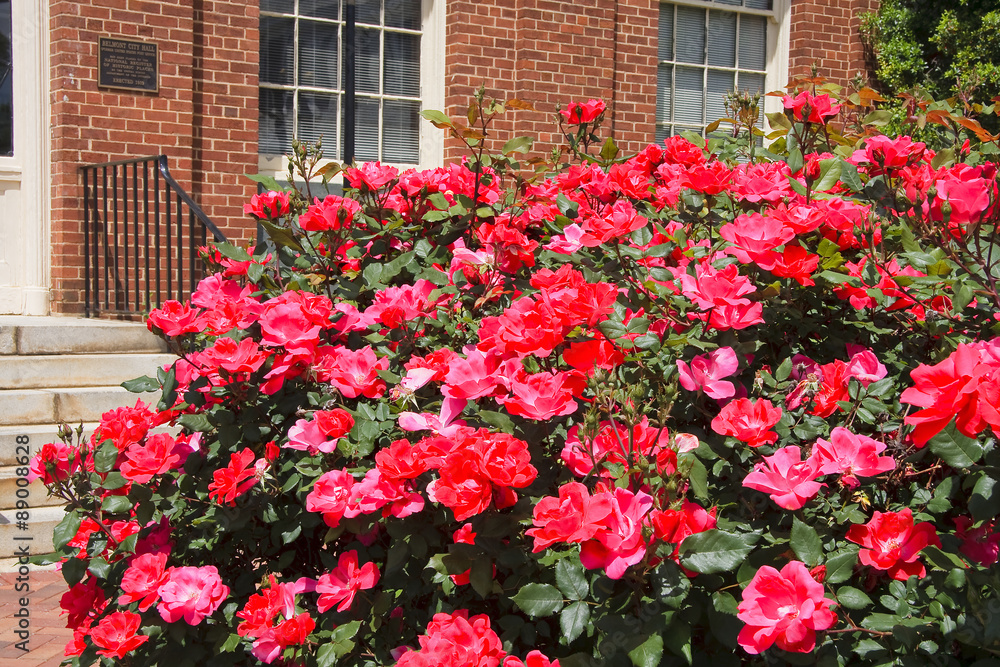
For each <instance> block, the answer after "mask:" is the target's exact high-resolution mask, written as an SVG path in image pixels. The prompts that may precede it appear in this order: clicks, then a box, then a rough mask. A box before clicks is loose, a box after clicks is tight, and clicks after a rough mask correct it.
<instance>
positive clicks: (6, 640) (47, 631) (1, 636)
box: [0, 570, 73, 667]
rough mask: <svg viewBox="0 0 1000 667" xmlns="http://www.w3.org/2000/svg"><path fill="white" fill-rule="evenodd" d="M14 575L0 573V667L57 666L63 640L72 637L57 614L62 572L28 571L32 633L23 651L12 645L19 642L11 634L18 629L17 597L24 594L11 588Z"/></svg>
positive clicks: (13, 585) (14, 578)
mask: <svg viewBox="0 0 1000 667" xmlns="http://www.w3.org/2000/svg"><path fill="white" fill-rule="evenodd" d="M17 577H18V575H17V574H16V573H9V572H8V573H3V574H0V667H56V666H57V665H58V664H59V663H60V662H62V658H63V648H65V646H66V642H68V641H69V640H70V639H72V637H73V632H72V631H71V630H69V629H68V628H67V627H66V618H65V617H61V618H60V616H59V611H60V610H59V598H60V597H62V594H63V593H65V592H66V589H67V586H66V582H65V581H63V577H62V574H61V573H59V572H53V571H51V570H32V571H31V572H29V573H28V575H27V577H28V585H29V586H30V587H31V590H30V592H28V593H27V597H28V618H29V622H30V628H29V632H30V633H31V635H30V637H29V639H28V652H27V653H25V652H24V651H21V650H20V649H18V648H16V647H15V646H14V645H15V644H16V643H18V642H20V641H21V639H20V638H19V637H18V636H17V635H15V634H14V632H15V631H16V630H17V629H18V619H17V618H16V617H15V616H14V614H15V613H17V612H18V610H19V609H20V608H21V607H20V604H19V602H18V601H19V599H20V598H22V597H25V595H26V594H25V593H24V592H18V591H16V590H15V589H14V587H15V584H16V583H17Z"/></svg>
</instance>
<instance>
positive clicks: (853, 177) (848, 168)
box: [840, 162, 865, 192]
mask: <svg viewBox="0 0 1000 667" xmlns="http://www.w3.org/2000/svg"><path fill="white" fill-rule="evenodd" d="M840 182H841V183H843V184H844V185H845V186H847V187H848V188H850V189H851V190H852V191H853V192H861V191H862V190H864V189H865V185H864V183H862V182H861V177H860V176H859V175H858V168H857V167H856V166H854V165H853V164H851V163H850V162H841V163H840Z"/></svg>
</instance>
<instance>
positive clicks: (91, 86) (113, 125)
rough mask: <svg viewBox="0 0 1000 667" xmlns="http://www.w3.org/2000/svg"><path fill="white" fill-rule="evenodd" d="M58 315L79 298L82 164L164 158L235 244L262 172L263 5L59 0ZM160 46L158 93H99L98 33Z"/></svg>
mask: <svg viewBox="0 0 1000 667" xmlns="http://www.w3.org/2000/svg"><path fill="white" fill-rule="evenodd" d="M50 14H51V25H50V29H51V34H50V66H51V81H50V90H51V113H52V118H51V123H52V292H53V303H52V308H53V310H54V311H55V312H70V313H73V312H80V311H81V310H82V303H83V290H84V283H83V266H84V263H83V262H84V260H83V245H84V243H83V209H82V206H81V203H80V202H81V200H82V197H83V182H82V176H81V173H80V171H79V167H80V166H81V165H83V164H91V163H99V162H107V161H112V160H120V159H126V158H132V157H139V156H144V155H153V154H158V153H163V154H165V155H167V156H168V159H169V165H170V171H171V174H172V175H173V176H174V178H176V179H177V180H178V181H179V183H180V184H181V185H182V186H183V187H184V188H185V189H186V190H187V191H188V193H189V194H191V195H192V196H193V197H194V198H195V201H196V202H198V203H199V204H200V205H201V207H202V208H203V209H204V210H205V212H206V213H207V214H208V216H209V217H211V218H212V219H213V221H215V222H216V224H218V225H219V227H220V228H221V229H222V230H223V232H224V233H226V235H227V236H229V237H230V238H233V239H236V240H240V239H246V238H249V237H250V235H251V234H252V231H253V223H252V222H248V221H247V220H246V219H245V218H244V216H243V213H242V203H243V202H244V201H245V200H246V199H248V198H249V197H250V196H251V195H252V194H253V192H255V191H256V190H255V184H253V183H251V182H249V181H248V180H247V179H244V178H243V177H242V175H243V174H244V173H247V172H249V173H253V172H255V171H256V168H257V63H258V45H257V44H258V37H257V22H258V16H257V5H256V3H248V2H245V1H244V0H155V1H154V0H51V4H50ZM102 36H106V37H121V38H124V39H132V40H138V41H144V42H155V43H156V44H157V45H158V47H159V92H158V93H143V92H133V91H124V90H113V89H107V88H98V87H97V56H98V53H97V51H98V38H99V37H102Z"/></svg>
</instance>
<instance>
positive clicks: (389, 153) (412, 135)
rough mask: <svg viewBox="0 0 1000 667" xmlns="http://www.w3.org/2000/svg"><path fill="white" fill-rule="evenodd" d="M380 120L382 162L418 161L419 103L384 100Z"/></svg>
mask: <svg viewBox="0 0 1000 667" xmlns="http://www.w3.org/2000/svg"><path fill="white" fill-rule="evenodd" d="M383 104H384V107H383V109H384V111H383V113H384V114H385V116H384V118H383V119H382V160H383V161H384V162H403V163H410V164H412V163H416V162H418V161H419V159H420V150H419V149H420V121H419V118H420V116H419V114H420V102H416V101H413V102H411V101H407V100H386V101H385V102H384V103H383Z"/></svg>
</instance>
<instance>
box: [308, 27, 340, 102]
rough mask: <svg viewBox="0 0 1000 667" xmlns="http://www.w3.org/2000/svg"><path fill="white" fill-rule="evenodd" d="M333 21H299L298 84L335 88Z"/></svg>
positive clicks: (335, 67)
mask: <svg viewBox="0 0 1000 667" xmlns="http://www.w3.org/2000/svg"><path fill="white" fill-rule="evenodd" d="M337 30H338V26H337V24H335V23H319V22H317V21H299V85H300V86H316V87H319V88H337V51H338V49H339V46H338V39H337Z"/></svg>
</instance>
